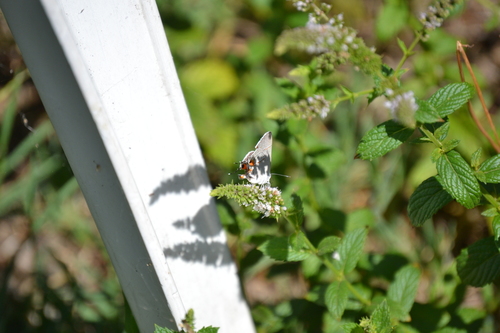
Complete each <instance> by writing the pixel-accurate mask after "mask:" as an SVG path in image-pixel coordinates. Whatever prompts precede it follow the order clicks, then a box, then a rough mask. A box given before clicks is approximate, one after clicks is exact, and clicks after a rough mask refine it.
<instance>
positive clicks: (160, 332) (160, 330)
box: [154, 324, 176, 333]
mask: <svg viewBox="0 0 500 333" xmlns="http://www.w3.org/2000/svg"><path fill="white" fill-rule="evenodd" d="M154 333H176V331H172V330H171V329H169V328H166V327H161V326H158V325H156V324H155V330H154Z"/></svg>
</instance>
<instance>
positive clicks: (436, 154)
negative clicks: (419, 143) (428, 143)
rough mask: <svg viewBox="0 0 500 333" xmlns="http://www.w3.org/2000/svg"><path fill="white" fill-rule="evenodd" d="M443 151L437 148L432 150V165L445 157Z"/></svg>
mask: <svg viewBox="0 0 500 333" xmlns="http://www.w3.org/2000/svg"><path fill="white" fill-rule="evenodd" d="M443 154H444V153H443V151H442V150H441V148H435V149H433V150H432V153H431V161H432V163H436V162H437V161H438V160H439V159H440V158H441V156H443Z"/></svg>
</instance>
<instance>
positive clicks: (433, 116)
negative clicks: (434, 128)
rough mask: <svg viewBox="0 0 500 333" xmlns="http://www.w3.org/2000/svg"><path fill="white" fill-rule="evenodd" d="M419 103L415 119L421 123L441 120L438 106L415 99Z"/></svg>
mask: <svg viewBox="0 0 500 333" xmlns="http://www.w3.org/2000/svg"><path fill="white" fill-rule="evenodd" d="M415 101H416V102H417V105H418V109H417V111H415V120H416V121H418V122H420V123H424V124H425V123H427V124H432V123H435V122H438V121H440V120H441V117H440V116H439V114H438V112H437V110H436V108H435V107H434V106H433V105H431V104H430V103H429V102H427V101H424V100H421V99H415Z"/></svg>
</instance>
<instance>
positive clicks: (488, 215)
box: [481, 207, 498, 217]
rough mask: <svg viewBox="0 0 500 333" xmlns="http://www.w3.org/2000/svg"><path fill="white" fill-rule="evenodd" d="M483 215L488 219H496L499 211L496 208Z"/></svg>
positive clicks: (486, 211)
mask: <svg viewBox="0 0 500 333" xmlns="http://www.w3.org/2000/svg"><path fill="white" fill-rule="evenodd" d="M481 215H483V216H486V217H494V216H497V215H498V210H497V209H496V208H495V207H492V208H489V209H487V210H485V211H483V212H482V213H481Z"/></svg>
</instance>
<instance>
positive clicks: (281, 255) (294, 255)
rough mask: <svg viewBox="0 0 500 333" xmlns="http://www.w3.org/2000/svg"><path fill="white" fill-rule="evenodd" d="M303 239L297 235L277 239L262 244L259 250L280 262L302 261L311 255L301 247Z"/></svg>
mask: <svg viewBox="0 0 500 333" xmlns="http://www.w3.org/2000/svg"><path fill="white" fill-rule="evenodd" d="M302 245H303V244H302V243H301V239H300V238H299V239H298V238H297V236H296V235H294V236H290V237H275V238H271V239H270V240H267V241H265V242H264V243H262V244H261V245H260V246H259V247H258V248H257V249H258V250H259V251H261V252H262V253H264V254H265V255H267V256H269V257H271V258H273V259H275V260H280V261H302V260H304V259H307V258H308V257H309V256H310V255H311V254H310V252H307V251H306V249H305V248H304V247H301V246H302Z"/></svg>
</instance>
